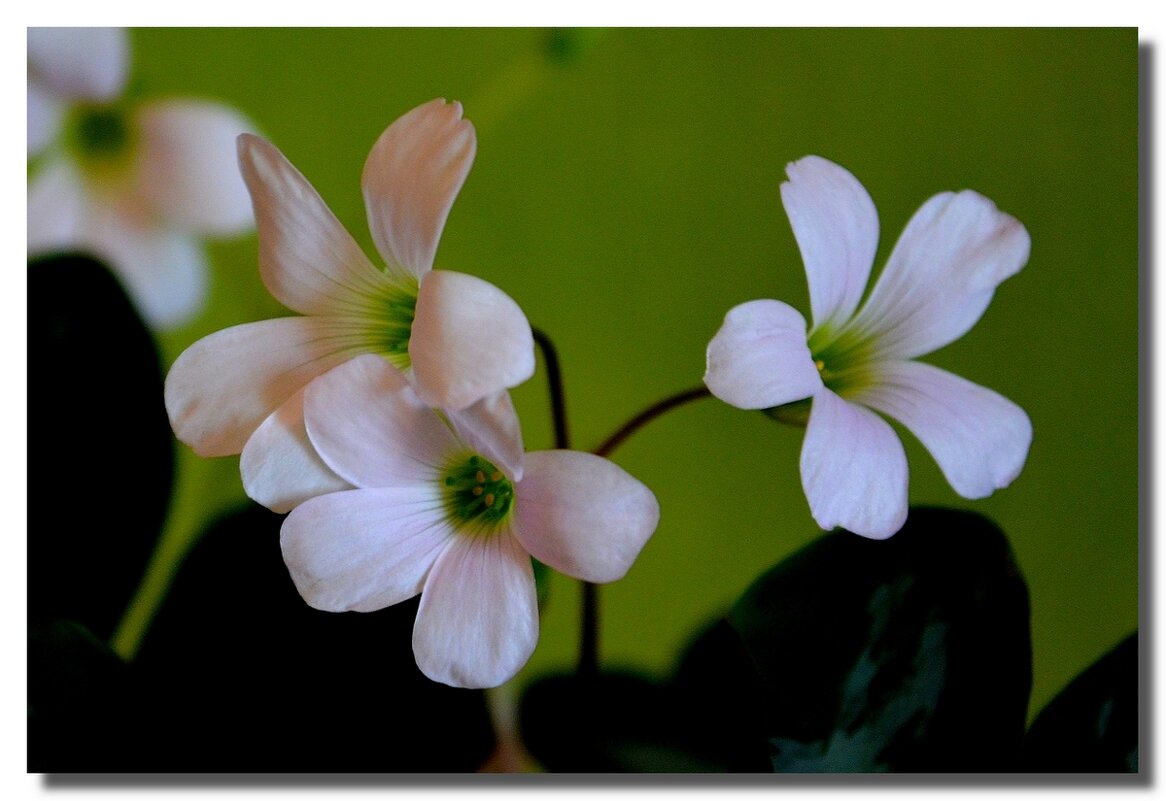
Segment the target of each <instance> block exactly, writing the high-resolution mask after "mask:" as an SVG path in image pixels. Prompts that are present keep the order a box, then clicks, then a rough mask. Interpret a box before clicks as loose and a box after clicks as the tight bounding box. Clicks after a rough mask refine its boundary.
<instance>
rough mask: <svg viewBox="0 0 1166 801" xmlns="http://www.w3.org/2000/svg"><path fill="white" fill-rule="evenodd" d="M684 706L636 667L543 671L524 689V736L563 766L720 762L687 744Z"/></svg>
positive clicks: (547, 760)
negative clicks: (583, 673) (586, 672)
mask: <svg viewBox="0 0 1166 801" xmlns="http://www.w3.org/2000/svg"><path fill="white" fill-rule="evenodd" d="M682 719H683V711H682V710H681V709H680V708H679V707H678V705H677V704H676V702H675V697H674V695H673V694H672V693H671V692H670V691H669V689H668V688H667V687H665V686H664V685H662V684H660V683H658V682H655V681H652V680H651V679H649V678H646V677H644V676H641V675H638V674H635V673H630V672H604V673H601V674H599V675H598V676H594V677H590V678H581V677H578V676H575V675H554V676H547V677H543V678H541V679H539V680H537V681H535V682H534V683H533V684H531V685H530V686H529V687H528V688H527V689H526V691H525V693H524V694H523V697H522V704H521V707H520V709H519V730H520V735H521V738H522V741H523V743H524V744H525V746H526V748H527V750H528V751H529V752H530V754H531V756H533V757H534V758H535V759H536V760H537V761H538V762H539V764H540V765H541V766H542V767H543V768H545V769H546V770H550V771H555V772H563V773H590V772H598V773H617V772H670V773H672V772H692V771H700V772H704V771H709V770H717V769H719V768H718V766H716V765H714V764H709V763H707V762H705V761H704V760H702V759H701V758H700V757H698V756H697V755H696V754H693V753H692V752H690V751H688V750H687V749H686V748H685V742H684V738H683V736H682V731H681V728H682Z"/></svg>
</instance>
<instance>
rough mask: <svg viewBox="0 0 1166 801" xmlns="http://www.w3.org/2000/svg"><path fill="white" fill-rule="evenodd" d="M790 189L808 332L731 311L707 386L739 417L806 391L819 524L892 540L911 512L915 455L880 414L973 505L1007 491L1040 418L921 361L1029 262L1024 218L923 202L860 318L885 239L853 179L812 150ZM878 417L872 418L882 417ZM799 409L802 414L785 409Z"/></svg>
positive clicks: (967, 203) (795, 169) (771, 313)
mask: <svg viewBox="0 0 1166 801" xmlns="http://www.w3.org/2000/svg"><path fill="white" fill-rule="evenodd" d="M786 172H787V174H788V176H789V181H788V182H786V183H784V184H782V186H781V196H782V201H783V202H784V204H785V209H786V213H787V214H788V215H789V219H790V225H791V226H792V227H793V232H794V237H795V238H796V239H797V242H798V247H799V248H800V250H801V253H802V259H803V261H804V262H805V267H806V278H807V280H808V282H809V287H810V308H811V311H812V313H813V320H814V326H813V328H812V329H811V330H810V331H809V334H808V336H807V333H806V323H805V319H804V318H803V317H802V315H801V314H800V313H799V312H797V311H796V310H794V309H793V308H791V307H790V306H788V305H786V304H784V303H781V302H779V301H776V300H756V301H751V302H749V303H743V304H741V305H740V306H737V307H735V308H733V309H732V310H730V311H729V313H728V315H726V317H725V322H724V325H723V326H722V327H721V329H720V331H718V332H717V334H716V336H714V337H713V339H712V341H711V342H710V343H709V346H708V369H707V371H706V373H705V383H706V384H707V385H708V388H709V389H710V390H711V391H712V393H713V394H714V395H716V396H717V397H718V398H720V399H721V400H723V401H725V402H726V403H730V404H732V405H733V406H737V407H739V408H742V409H767V408H772V407H781V406H784V405H785V404H797V402H799V401H804V400H805V399H807V398H812V404H811V408H810V412H809V422H808V423H807V427H806V437H805V440H804V442H803V444H802V456H801V474H802V486H803V487H804V489H805V492H806V497H807V499H808V500H809V503H810V510H811V512H812V513H813V515H814V519H815V520H816V521H817V522H818V524H819V525H820V526H821V527H822V528H826V529H829V528H833V527H834V526H843V527H845V528H847V529H849V530H851V531H853V532H855V533H858V534H862V535H864V536H867V537H875V538H884V537H889V536H891V535H892V534H894V533H895V532H896V531H898V530H899V528H900V527H901V526H902V524H903V521H904V520H905V519H906V515H907V459H906V455H905V453H904V450H903V445H902V443H901V442H900V441H899V439H898V437H897V436H896V435H895V432H894V430H893V429H892V428H891V427H890V425H889V424H888V423H887V422H886V421H885V420H883V419H882V418H880V417H879V415H877V414H875V411H877V412H881V413H883V414H885V415H887V416H889V417H892V418H894V419H895V420H898V421H899V422H900V423H902V424H903V425H904V426H906V427H907V428H908V429H909V430H910V431H911V432H912V433H913V434H914V435H915V436H916V437H918V438H919V440H920V441H921V442H922V443H923V445H924V446H926V448H927V450H928V451H930V452H931V455H932V456H934V457H935V460H936V461H937V462H938V463H939V467H940V469H941V470H942V471H943V474H944V476H946V477H947V480H948V482H949V483H950V484H951V486H952V487H953V488H954V489H955V491H956V492H958V493H959V494H960V495H962V496H963V497H965V498H983V497H986V496H988V495H991V494H992V492H994V491H995V490H997V489H1000V488H1002V487H1006V486H1008V484H1010V483H1011V482H1012V480H1013V479H1014V478H1016V476H1017V475H1019V473H1020V470H1021V468H1022V467H1023V466H1024V462H1025V459H1026V458H1027V455H1028V447H1029V444H1030V443H1031V442H1032V425H1031V423H1030V422H1029V419H1028V416H1027V415H1026V414H1025V413H1024V411H1023V410H1022V409H1021V408H1020V407H1019V406H1017V405H1016V404H1014V403H1012V402H1011V401H1009V400H1008V399H1006V398H1004V397H1002V396H1000V395H998V394H997V393H995V392H992V391H991V390H988V389H985V388H984V387H981V386H978V385H976V384H973V383H971V382H969V381H966V380H964V379H962V378H960V377H958V376H955V375H952V374H951V373H948V372H946V371H944V370H940V369H939V368H936V367H933V366H931V365H928V364H923V363H922V362H917V361H913V359H914V358H915V357H917V356H922V355H924V354H927V353H930V352H932V351H934V350H936V349H938V348H941V347H943V346H944V345H946V344H948V343H950V342H952V341H954V340H956V339H958V338H959V337H961V336H963V335H964V334H965V333H966V332H967V331H968V330H969V329H970V328H971V327H972V326H973V325H975V323H976V321H977V320H978V319H979V318H980V316H981V315H982V314H983V313H984V310H985V309H986V308H987V307H988V303H989V302H990V301H991V299H992V295H993V293H994V292H995V289H996V287H997V286H998V285H999V284H1000V283H1001V282H1002V281H1003V280H1004V279H1006V278H1008V277H1009V276H1011V275H1014V274H1015V273H1016V272H1018V271H1019V270H1020V268H1021V267H1023V266H1024V264H1025V262H1027V261H1028V253H1029V244H1030V243H1029V237H1028V232H1027V231H1025V229H1024V226H1023V225H1021V224H1020V223H1019V222H1018V221H1017V220H1016V219H1014V218H1013V217H1010V216H1009V215H1007V214H1004V213H1003V212H1001V211H999V210H997V208H996V206H995V205H994V204H993V203H992V202H991V201H990V200H988V199H987V198H985V197H983V196H982V195H979V194H977V193H975V192H971V191H963V192H959V193H951V192H945V193H942V194H938V195H936V196H934V197H932V198H931V199H930V200H928V201H927V202H926V203H924V204H923V206H922V207H921V208H920V209H919V210H918V211H917V212H916V213H915V216H914V217H913V218H912V219H911V221H910V222H909V223H908V224H907V228H906V229H905V230H904V231H903V234H902V236H901V237H900V238H899V241H898V243H897V244H896V245H895V248H894V250H893V251H892V252H891V256H890V258H889V259H888V260H887V265H886V267H885V268H884V270H883V272H882V274H881V275H880V276H879V279H878V281H877V282H876V284H875V286H874V289H873V290H872V291H871V293H870V297H869V298H867V301H866V304H865V305H864V306H863V308H862V310H861V311H858V312H857V313H856V312H855V310H856V309H857V308H858V304H859V300H860V299H861V297H862V294H863V290H864V289H865V287H866V284H867V279H868V278H869V276H870V271H871V266H872V263H873V261H874V255H875V250H876V247H877V245H878V216H877V214H876V212H875V207H874V203H873V202H872V201H871V199H870V196H869V195H868V194H867V192H866V190H865V189H864V188H863V187H862V185H861V184H860V183H859V182H858V180H857V179H855V177H854V176H853V175H851V174H850V173H849V172H847V171H846V170H844V169H843V168H841V167H839V166H838V165H836V164H833V163H831V162H829V161H826V160H825V159H822V158H818V157H817V156H807V157H806V158H803V159H801V160H800V161H797V162H794V163H793V164H790V165H789V166H788V167H787V168H786ZM872 410H873V411H872ZM777 411H778V412H779V413H781V412H785V413H788V414H797V413H798V412H799V411H800V412H801V413H802V414H803V416H804V408H799V407H798V406H796V405H795V406H793V407H786V408H785V409H784V410H783V409H779V410H777Z"/></svg>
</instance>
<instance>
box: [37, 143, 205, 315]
mask: <svg viewBox="0 0 1166 801" xmlns="http://www.w3.org/2000/svg"><path fill="white" fill-rule="evenodd" d="M64 250H84V251H87V252H89V253H92V254H93V255H94V256H96V257H98V258H99V259H101V260H102V261H104V262H106V264H108V265H109V267H110V269H112V270H113V272H114V273H115V274H116V275H117V276H118V278H119V280H120V281H121V282H122V285H123V286H124V287H125V289H126V292H127V293H129V295H130V298H131V299H132V300H133V302H134V306H135V307H136V308H137V309H138V311H139V312H140V313H141V314H142V317H143V318H144V319H145V321H146V322H147V323H148V324H149V325H150V326H151V327H153V328H155V329H166V328H173V327H175V326H178V325H181V324H182V323H184V322H186V321H188V320H189V319H190V318H191V317H192V316H193V315H194V314H195V313H197V312H198V311H199V309H201V308H202V305H203V303H204V302H205V300H206V294H207V272H208V265H207V261H206V255H205V254H204V253H203V250H202V247H201V245H200V244H199V242H198V241H197V240H196V239H195V238H194V237H192V236H191V235H190V234H188V233H186V232H185V231H179V230H175V229H173V228H170V227H167V226H163V225H160V224H159V223H158V222H157V221H156V220H155V219H153V218H152V217H151V216H150V215H149V214H148V213H145V212H144V211H143V209H142V208H141V206H140V204H139V203H138V202H137V199H136V198H135V197H133V196H132V195H128V194H125V193H115V192H110V193H106V194H104V195H102V196H100V197H93V196H91V195H90V193H89V191H88V189H87V187H86V186H85V184H84V183H83V182H82V179H81V176H80V175H79V174H78V172H77V171H76V169H75V168H74V167H73V166H72V165H71V164H69V163H68V162H65V161H61V160H57V161H50V162H49V163H47V164H46V165H45V167H44V169H43V170H42V171H41V172H40V173H39V174H38V175H37V176H36V178H34V179H33V181H32V182H31V184H30V185H29V191H28V253H29V255H30V256H36V255H41V254H45V253H50V252H53V251H64Z"/></svg>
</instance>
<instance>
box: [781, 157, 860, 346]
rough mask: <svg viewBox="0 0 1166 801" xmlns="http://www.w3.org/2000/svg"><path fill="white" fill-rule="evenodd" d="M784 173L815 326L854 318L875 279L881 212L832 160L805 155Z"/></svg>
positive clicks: (784, 194)
mask: <svg viewBox="0 0 1166 801" xmlns="http://www.w3.org/2000/svg"><path fill="white" fill-rule="evenodd" d="M785 172H786V175H788V176H789V180H788V181H786V182H785V183H783V184H782V185H781V200H782V203H783V205H784V206H785V213H786V215H787V216H788V217H789V222H790V227H792V228H793V232H794V238H795V239H797V241H798V249H799V250H801V252H802V262H803V263H804V264H805V266H806V280H807V281H808V283H809V285H810V311H811V312H812V314H813V317H814V327H815V328H820V327H823V326H835V325H838V324H840V323H843V322H845V321H846V320H848V319H850V317H851V315H853V314H854V310H855V309H856V308H858V301H859V300H860V299H861V298H862V293H863V290H865V289H866V282H867V279H869V278H870V270H871V266H872V265H873V264H874V257H875V251H876V250H877V249H878V244H879V217H878V212H877V211H875V205H874V201H872V200H871V199H870V195H869V194H868V193H867V191H866V189H865V188H863V185H862V184H860V183H859V182H858V179H857V178H855V177H854V176H853V175H851V174H850V172H849V171H847V170H845V169H843V168H842V167H839V166H838V165H837V164H834V163H833V162H831V161H827V160H826V159H824V158H821V157H819V156H806V157H805V158H803V159H799V160H798V161H795V162H793V163H792V164H789V165H787V166H786V168H785Z"/></svg>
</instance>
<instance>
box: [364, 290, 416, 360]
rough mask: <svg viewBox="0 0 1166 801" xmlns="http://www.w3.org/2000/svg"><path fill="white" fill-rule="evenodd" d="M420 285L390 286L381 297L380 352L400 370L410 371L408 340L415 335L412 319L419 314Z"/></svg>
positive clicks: (378, 330) (378, 347)
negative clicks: (418, 297) (418, 295)
mask: <svg viewBox="0 0 1166 801" xmlns="http://www.w3.org/2000/svg"><path fill="white" fill-rule="evenodd" d="M417 292H418V284H417V280H416V279H412V280H410V281H408V282H402V283H393V284H387V285H386V286H385V287H384V289H383V290H382V291H381V293H380V297H379V298H378V306H377V314H376V315H375V317H376V324H375V326H374V330H375V331H376V342H375V344H374V347H375V349H376V351H377V352H378V353H380V354H381V355H382V356H384V357H385V358H386V359H388V360H389V363H390V364H392V365H393V366H394V367H396V368H397V369H398V370H408V369H409V365H410V364H411V363H412V362H411V361H410V359H409V337H410V336H411V335H412V333H413V318H414V316H415V314H416V312H417Z"/></svg>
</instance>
